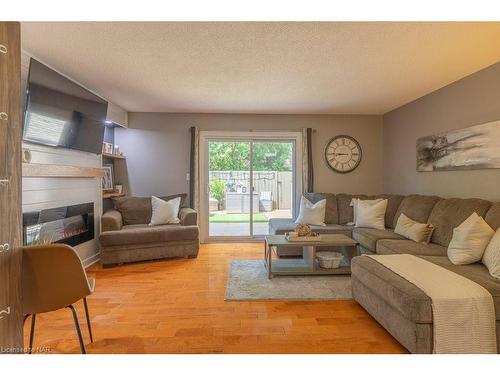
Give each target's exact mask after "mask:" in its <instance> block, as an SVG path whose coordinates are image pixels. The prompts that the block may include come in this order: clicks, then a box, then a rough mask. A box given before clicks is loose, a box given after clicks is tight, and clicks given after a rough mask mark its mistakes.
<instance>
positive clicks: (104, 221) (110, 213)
mask: <svg viewBox="0 0 500 375" xmlns="http://www.w3.org/2000/svg"><path fill="white" fill-rule="evenodd" d="M122 227H123V219H122V214H121V213H120V212H119V211H117V210H114V209H111V210H107V211H106V212H105V213H104V214H103V215H102V218H101V232H109V231H112V230H121V229H122Z"/></svg>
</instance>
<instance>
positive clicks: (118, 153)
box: [113, 145, 120, 155]
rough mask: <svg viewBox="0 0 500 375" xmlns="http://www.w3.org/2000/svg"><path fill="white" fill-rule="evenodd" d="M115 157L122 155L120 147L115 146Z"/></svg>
mask: <svg viewBox="0 0 500 375" xmlns="http://www.w3.org/2000/svg"><path fill="white" fill-rule="evenodd" d="M113 155H120V147H119V146H118V145H115V147H114V149H113Z"/></svg>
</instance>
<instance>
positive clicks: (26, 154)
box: [21, 147, 31, 163]
mask: <svg viewBox="0 0 500 375" xmlns="http://www.w3.org/2000/svg"><path fill="white" fill-rule="evenodd" d="M21 158H22V160H23V163H31V150H30V149H29V148H25V147H23V152H22V155H21Z"/></svg>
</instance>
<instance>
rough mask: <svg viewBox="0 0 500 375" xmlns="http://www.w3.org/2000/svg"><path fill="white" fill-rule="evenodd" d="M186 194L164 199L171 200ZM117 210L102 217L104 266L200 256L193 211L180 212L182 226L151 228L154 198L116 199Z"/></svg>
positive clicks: (181, 210)
mask: <svg viewBox="0 0 500 375" xmlns="http://www.w3.org/2000/svg"><path fill="white" fill-rule="evenodd" d="M179 196H180V197H181V206H182V204H183V202H184V200H185V199H186V194H178V195H172V196H168V197H162V199H164V200H169V199H172V198H176V197H179ZM114 207H115V208H114V209H110V210H108V211H106V212H105V213H104V214H103V216H102V228H101V234H100V236H99V242H100V244H101V262H102V264H103V265H104V266H109V265H113V264H119V263H127V262H137V261H142V260H152V259H160V258H177V257H187V258H195V257H196V256H197V255H198V251H199V247H200V241H199V230H198V225H197V213H196V211H195V210H193V209H191V208H181V209H180V210H179V220H180V223H179V224H167V225H156V226H151V227H150V226H148V223H149V222H150V221H151V214H152V207H151V197H148V198H139V197H124V198H117V199H114Z"/></svg>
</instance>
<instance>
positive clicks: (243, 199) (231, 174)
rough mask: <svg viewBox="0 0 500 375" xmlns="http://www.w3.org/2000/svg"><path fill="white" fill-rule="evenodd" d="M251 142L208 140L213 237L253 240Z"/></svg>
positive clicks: (210, 222) (210, 229) (209, 219)
mask: <svg viewBox="0 0 500 375" xmlns="http://www.w3.org/2000/svg"><path fill="white" fill-rule="evenodd" d="M250 152H251V142H245V141H237V140H234V141H219V140H209V141H208V191H209V199H208V212H209V218H208V222H209V227H208V229H209V231H208V235H209V236H210V237H250V236H251V226H250V216H251V213H252V212H251V209H250V207H251V206H250V203H251V202H250V201H251V199H252V198H251V195H250V191H251V189H250V165H251V157H250Z"/></svg>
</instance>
